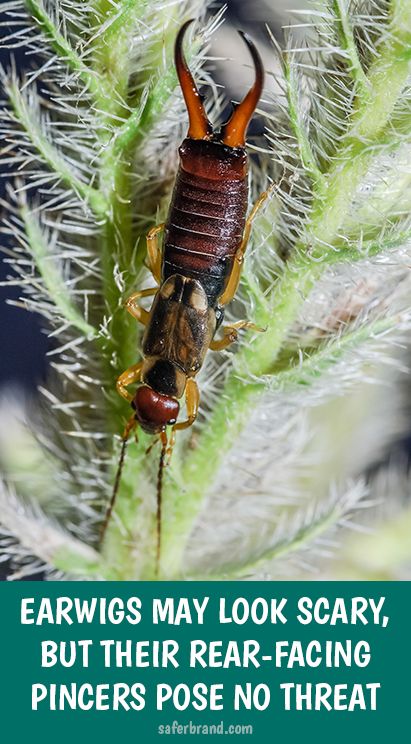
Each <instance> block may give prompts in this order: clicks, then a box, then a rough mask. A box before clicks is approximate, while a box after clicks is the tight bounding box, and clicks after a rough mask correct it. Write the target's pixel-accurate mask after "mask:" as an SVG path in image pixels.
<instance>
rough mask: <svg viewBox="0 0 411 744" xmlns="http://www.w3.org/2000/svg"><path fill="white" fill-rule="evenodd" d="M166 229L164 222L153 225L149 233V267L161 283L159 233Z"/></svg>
mask: <svg viewBox="0 0 411 744" xmlns="http://www.w3.org/2000/svg"><path fill="white" fill-rule="evenodd" d="M163 230H164V222H163V223H162V224H161V225H157V226H156V227H152V228H151V230H150V231H149V232H148V234H147V238H146V241H147V256H148V268H149V269H150V271H151V273H152V275H153V277H154V279H155V280H156V282H158V284H161V259H162V255H161V247H160V245H159V240H158V234H159V233H160V232H162V231H163Z"/></svg>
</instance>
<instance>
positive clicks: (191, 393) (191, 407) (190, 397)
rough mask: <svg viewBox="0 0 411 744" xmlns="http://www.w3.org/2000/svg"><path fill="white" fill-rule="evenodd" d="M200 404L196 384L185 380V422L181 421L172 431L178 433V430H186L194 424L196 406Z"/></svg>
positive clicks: (191, 379) (190, 379)
mask: <svg viewBox="0 0 411 744" xmlns="http://www.w3.org/2000/svg"><path fill="white" fill-rule="evenodd" d="M199 403H200V393H199V390H198V387H197V383H196V381H195V380H193V378H192V377H190V378H189V379H188V380H187V385H186V406H187V420H186V421H182V422H181V424H174V426H173V431H180V429H188V427H189V426H192V424H194V421H195V420H196V418H197V413H198V404H199Z"/></svg>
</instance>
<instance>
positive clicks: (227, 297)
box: [218, 189, 272, 305]
mask: <svg viewBox="0 0 411 744" xmlns="http://www.w3.org/2000/svg"><path fill="white" fill-rule="evenodd" d="M271 190H272V189H267V191H263V193H262V194H261V195H260V196H259V197H258V199H257V201H256V203H255V204H254V206H253V208H252V210H251V212H250V214H249V215H248V217H247V220H246V223H245V228H244V234H243V239H242V241H241V245H240V247H239V248H238V250H237V253H236V254H235V257H234V264H233V268H232V270H231V274H230V278H229V280H228V284H227V286H226V288H225V290H224V292H223V294H222V295H221V297H220V299H219V301H218V304H219V305H227V304H228V303H229V302H231V300H232V299H233V297H234V295H235V294H236V292H237V289H238V285H239V283H240V278H241V269H242V268H243V261H244V254H245V251H246V248H247V243H248V241H249V238H250V232H251V227H252V224H253V221H254V218H255V216H256V215H257V213H258V212H259V211H260V209H261V207H262V206H263V204H264V203H265V201H266V200H267V199H268V197H269V195H270V193H271Z"/></svg>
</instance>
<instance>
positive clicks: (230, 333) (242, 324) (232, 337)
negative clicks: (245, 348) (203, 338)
mask: <svg viewBox="0 0 411 744" xmlns="http://www.w3.org/2000/svg"><path fill="white" fill-rule="evenodd" d="M241 328H249V329H250V330H251V331H259V332H260V333H263V332H264V331H265V328H260V326H257V325H255V324H254V323H250V321H248V320H238V321H237V322H236V323H231V325H228V326H225V328H223V338H221V339H217V340H216V341H212V342H211V344H210V349H211V350H212V351H222V349H226V348H227V346H230V344H233V343H234V342H235V341H237V339H238V333H237V331H239V330H240V329H241Z"/></svg>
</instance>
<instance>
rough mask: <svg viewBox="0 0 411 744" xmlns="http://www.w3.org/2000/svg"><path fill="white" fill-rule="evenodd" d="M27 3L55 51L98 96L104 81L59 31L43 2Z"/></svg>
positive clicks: (27, 0)
mask: <svg viewBox="0 0 411 744" xmlns="http://www.w3.org/2000/svg"><path fill="white" fill-rule="evenodd" d="M25 3H26V7H27V10H28V11H29V13H30V14H31V16H32V18H33V19H34V20H35V21H36V23H37V24H38V26H39V27H40V28H41V29H42V31H43V33H44V34H45V35H46V36H47V38H48V39H49V40H50V43H51V46H52V48H53V49H54V51H55V52H56V53H57V54H58V55H59V57H61V58H62V59H63V60H64V61H65V62H66V64H67V65H68V66H69V68H70V69H71V70H73V72H77V73H79V74H80V76H81V77H82V79H83V81H84V83H85V85H86V87H87V89H88V90H89V91H90V93H92V94H93V95H94V96H97V95H98V94H99V91H100V89H101V86H102V85H103V84H104V83H103V81H102V80H100V79H99V78H98V76H97V75H96V73H95V72H93V71H92V70H90V68H89V67H88V66H87V65H86V64H85V62H84V61H83V60H82V58H81V57H80V56H79V55H78V54H77V52H76V51H75V50H74V49H73V47H72V46H71V44H70V43H69V42H68V41H67V39H66V38H65V36H63V34H62V33H61V32H60V31H59V29H58V28H57V26H56V25H55V24H54V23H53V21H52V19H51V18H50V16H49V15H48V14H47V13H46V11H45V9H44V6H43V3H42V2H41V1H40V0H25Z"/></svg>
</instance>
